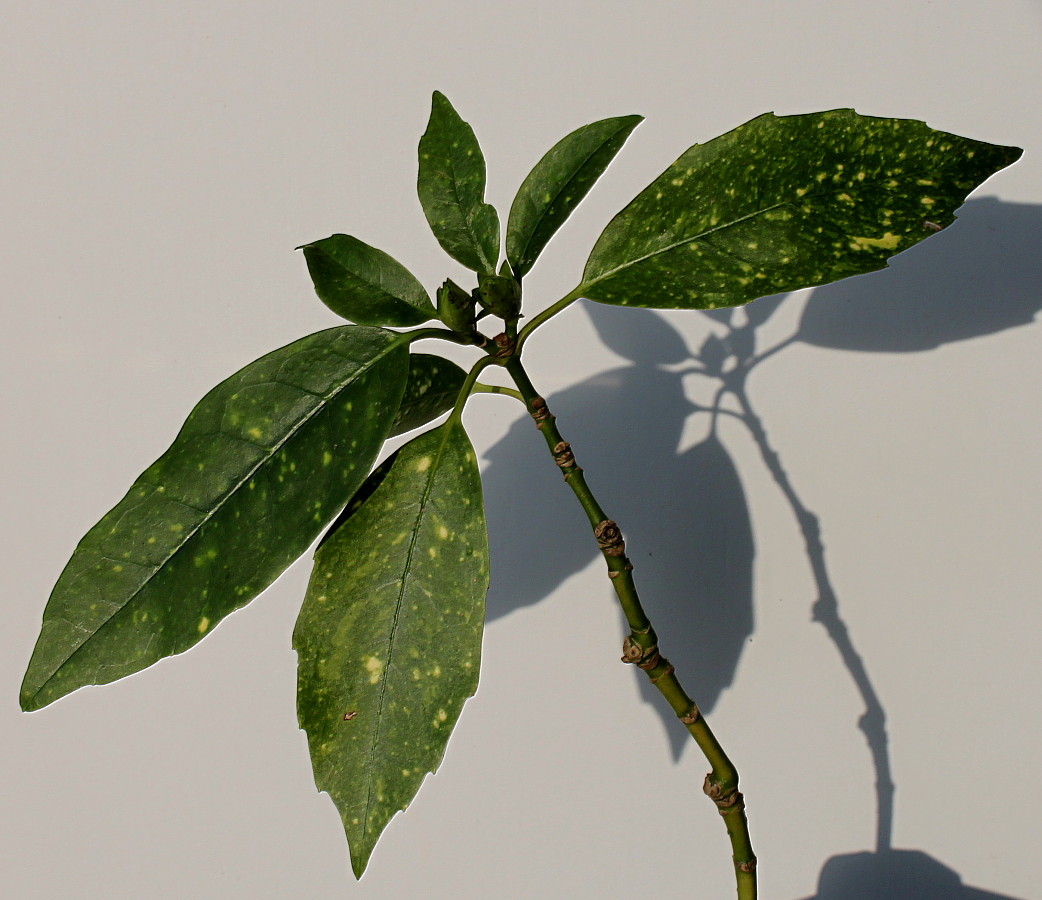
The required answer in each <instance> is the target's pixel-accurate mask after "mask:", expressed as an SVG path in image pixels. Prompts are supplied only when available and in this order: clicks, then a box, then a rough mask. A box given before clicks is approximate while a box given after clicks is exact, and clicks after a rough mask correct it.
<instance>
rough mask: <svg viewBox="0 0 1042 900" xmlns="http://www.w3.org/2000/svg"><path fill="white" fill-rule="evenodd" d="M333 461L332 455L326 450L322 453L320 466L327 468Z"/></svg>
mask: <svg viewBox="0 0 1042 900" xmlns="http://www.w3.org/2000/svg"><path fill="white" fill-rule="evenodd" d="M332 461H333V454H332V453H330V452H329V451H328V450H324V451H323V452H322V465H324V466H328V465H329V464H330V463H331V462H332Z"/></svg>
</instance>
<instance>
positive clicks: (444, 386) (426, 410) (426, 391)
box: [387, 353, 467, 437]
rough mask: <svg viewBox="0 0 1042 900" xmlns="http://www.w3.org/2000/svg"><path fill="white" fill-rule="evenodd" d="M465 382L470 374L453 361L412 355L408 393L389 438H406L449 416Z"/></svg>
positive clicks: (416, 354) (431, 356)
mask: <svg viewBox="0 0 1042 900" xmlns="http://www.w3.org/2000/svg"><path fill="white" fill-rule="evenodd" d="M466 380H467V373H466V372H464V371H463V370H462V369H461V368H460V367H459V366H457V365H456V364H455V363H454V362H452V361H451V360H448V359H445V358H444V357H441V356H433V355H431V354H429V353H413V354H412V355H411V356H410V357H409V380H408V381H407V382H406V384H405V393H404V394H402V402H401V405H400V406H399V407H398V414H397V415H396V416H395V417H394V422H393V423H392V424H391V430H390V432H389V433H388V435H387V436H388V437H397V436H398V435H399V434H405V432H407V431H412V430H413V429H414V428H419V427H420V426H421V425H426V424H427V423H428V422H430V421H432V420H433V419H436V418H437V417H438V416H440V415H441V414H442V413H443V412H448V411H449V410H450V409H452V406H453V404H454V403H455V402H456V398H458V397H459V392H460V388H462V387H463V382H464V381H466Z"/></svg>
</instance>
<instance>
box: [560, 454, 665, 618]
mask: <svg viewBox="0 0 1042 900" xmlns="http://www.w3.org/2000/svg"><path fill="white" fill-rule="evenodd" d="M578 471H580V472H581V471H582V469H579V470H578ZM569 474H571V473H569ZM564 477H565V478H567V477H568V475H565V476H564ZM632 571H633V563H631V562H630V561H629V560H628V559H627V560H626V565H625V566H623V567H622V568H621V569H619V570H618V571H617V572H609V573H608V577H609V578H618V577H619V576H620V575H622V574H624V573H626V572H632ZM645 633H646V632H645Z"/></svg>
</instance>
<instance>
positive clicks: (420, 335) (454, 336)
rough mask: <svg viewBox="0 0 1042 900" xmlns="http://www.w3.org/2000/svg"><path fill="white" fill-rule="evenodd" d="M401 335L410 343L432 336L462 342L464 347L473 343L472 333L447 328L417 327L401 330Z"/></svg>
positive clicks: (440, 339)
mask: <svg viewBox="0 0 1042 900" xmlns="http://www.w3.org/2000/svg"><path fill="white" fill-rule="evenodd" d="M401 335H402V337H403V338H404V339H405V340H406V341H408V342H409V343H410V344H414V343H416V341H423V340H427V339H428V338H432V339H435V340H439V341H451V342H452V343H454V344H462V345H463V346H465V347H471V346H473V345H474V337H473V335H469V334H460V332H458V331H449V329H448V328H417V329H416V330H415V331H403V332H401Z"/></svg>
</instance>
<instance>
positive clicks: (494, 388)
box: [471, 381, 525, 403]
mask: <svg viewBox="0 0 1042 900" xmlns="http://www.w3.org/2000/svg"><path fill="white" fill-rule="evenodd" d="M471 393H473V394H506V395H507V396H508V397H513V398H514V399H515V400H520V401H521V402H522V403H524V402H525V398H524V397H522V396H521V394H519V393H518V392H517V391H515V390H514V389H513V388H508V387H503V386H501V385H498V384H484V383H482V382H480V381H476V382H474V387H473V388H472V389H471Z"/></svg>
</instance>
